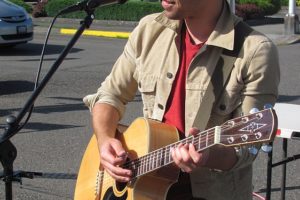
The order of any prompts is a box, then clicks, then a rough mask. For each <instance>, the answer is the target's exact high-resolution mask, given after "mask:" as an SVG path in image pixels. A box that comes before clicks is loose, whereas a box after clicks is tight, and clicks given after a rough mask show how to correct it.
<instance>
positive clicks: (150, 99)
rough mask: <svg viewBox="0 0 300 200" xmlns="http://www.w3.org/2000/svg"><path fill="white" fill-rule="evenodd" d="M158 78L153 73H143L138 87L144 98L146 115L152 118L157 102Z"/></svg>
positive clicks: (144, 112)
mask: <svg viewBox="0 0 300 200" xmlns="http://www.w3.org/2000/svg"><path fill="white" fill-rule="evenodd" d="M156 86H157V78H156V77H154V76H151V75H143V76H142V78H141V79H139V81H138V89H139V92H140V93H141V96H142V100H143V114H144V117H147V118H151V116H152V113H153V107H154V103H155V95H156Z"/></svg>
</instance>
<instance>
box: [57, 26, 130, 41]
mask: <svg viewBox="0 0 300 200" xmlns="http://www.w3.org/2000/svg"><path fill="white" fill-rule="evenodd" d="M76 31H77V30H76V29H67V28H62V29H60V33H61V34H67V35H74V34H75V33H76ZM83 35H86V36H97V37H110V38H125V39H127V38H128V37H129V35H130V32H112V31H98V30H85V31H84V32H83Z"/></svg>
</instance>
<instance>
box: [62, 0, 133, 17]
mask: <svg viewBox="0 0 300 200" xmlns="http://www.w3.org/2000/svg"><path fill="white" fill-rule="evenodd" d="M126 1H127V0H84V1H81V2H78V3H76V4H75V5H72V6H69V7H67V8H65V9H63V10H61V11H60V14H61V15H62V14H67V13H71V12H76V11H81V10H94V9H96V8H97V7H99V6H100V7H102V6H107V5H112V4H123V3H125V2H126Z"/></svg>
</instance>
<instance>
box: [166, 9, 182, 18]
mask: <svg viewBox="0 0 300 200" xmlns="http://www.w3.org/2000/svg"><path fill="white" fill-rule="evenodd" d="M164 15H165V16H166V17H167V18H169V19H172V20H180V19H182V17H180V16H179V15H177V14H175V13H170V12H167V11H164Z"/></svg>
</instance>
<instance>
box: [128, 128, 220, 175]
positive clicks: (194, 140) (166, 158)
mask: <svg viewBox="0 0 300 200" xmlns="http://www.w3.org/2000/svg"><path fill="white" fill-rule="evenodd" d="M179 144H193V145H194V146H195V148H196V150H197V151H202V150H204V149H206V148H208V147H210V146H212V145H214V144H215V136H214V129H209V130H206V131H204V132H201V133H198V134H197V135H195V136H191V137H188V138H186V139H183V140H181V141H179V142H176V143H173V144H170V145H168V146H165V147H163V148H160V149H157V150H155V151H153V152H150V153H148V154H147V155H144V156H142V157H140V158H138V159H135V160H132V161H129V162H127V163H125V164H124V166H123V167H125V168H128V169H131V170H132V172H133V178H137V177H139V176H142V175H144V174H146V173H148V172H151V171H154V170H156V169H159V168H161V167H164V166H166V165H169V164H171V163H172V162H173V159H172V155H171V154H172V149H174V148H176V147H177V146H178V145H179Z"/></svg>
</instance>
